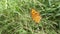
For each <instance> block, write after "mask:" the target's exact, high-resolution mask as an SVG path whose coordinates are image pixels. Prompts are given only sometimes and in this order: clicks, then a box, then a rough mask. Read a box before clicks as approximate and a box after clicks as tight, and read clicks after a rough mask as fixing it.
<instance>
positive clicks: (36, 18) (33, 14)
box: [31, 9, 41, 23]
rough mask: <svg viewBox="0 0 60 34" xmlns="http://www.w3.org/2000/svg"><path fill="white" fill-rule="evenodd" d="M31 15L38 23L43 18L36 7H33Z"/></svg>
mask: <svg viewBox="0 0 60 34" xmlns="http://www.w3.org/2000/svg"><path fill="white" fill-rule="evenodd" d="M31 17H32V19H33V20H34V21H35V22H36V23H39V22H40V20H41V16H40V14H39V13H38V12H37V11H36V10H34V9H32V11H31Z"/></svg>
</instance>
